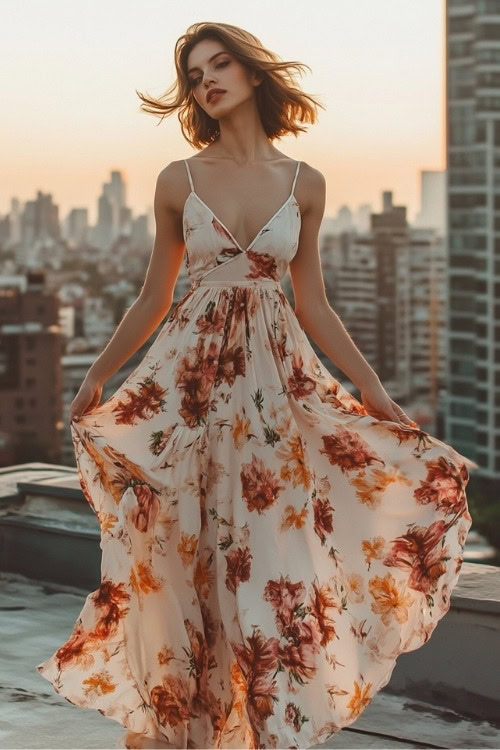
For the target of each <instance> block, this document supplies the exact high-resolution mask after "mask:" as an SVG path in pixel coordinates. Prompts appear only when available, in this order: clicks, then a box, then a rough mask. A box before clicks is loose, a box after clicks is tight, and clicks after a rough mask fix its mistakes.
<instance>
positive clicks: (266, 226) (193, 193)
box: [184, 159, 301, 253]
mask: <svg viewBox="0 0 500 750" xmlns="http://www.w3.org/2000/svg"><path fill="white" fill-rule="evenodd" d="M184 163H185V165H186V169H187V173H188V177H189V184H190V186H191V192H190V193H189V195H188V197H187V198H186V200H185V202H184V212H185V210H186V204H187V202H188V200H189V198H190V196H191V195H194V197H195V198H196V199H197V200H198V201H199V202H200V203H201V205H202V206H204V207H205V208H206V209H207V211H208V212H209V213H210V214H211V216H212V217H213V218H214V219H215V220H216V221H217V222H218V223H219V224H220V226H221V227H222V228H223V229H224V231H226V232H227V234H228V236H229V237H230V238H231V240H232V241H233V242H234V244H235V245H236V247H237V248H238V250H239V251H240V252H242V253H248V252H250V250H251V249H252V247H253V246H254V244H255V243H256V242H257V240H258V239H259V237H260V236H261V234H262V232H263V231H264V230H265V229H267V228H268V227H269V225H270V224H271V222H273V221H274V219H275V218H276V217H277V216H278V214H280V213H281V212H282V211H283V209H284V208H285V207H286V206H287V205H288V203H289V202H290V201H291V200H292V198H295V195H294V193H295V184H296V182H297V176H298V174H299V167H300V164H301V162H300V161H298V162H297V167H296V169H295V176H294V178H293V183H292V189H291V191H290V195H289V196H288V198H286V200H285V201H284V202H283V203H282V204H281V206H280V207H279V208H278V209H277V210H276V211H275V212H274V214H273V215H272V216H271V218H270V219H268V220H267V221H266V223H265V224H264V226H262V227H261V228H260V229H259V231H258V232H257V234H256V235H255V237H254V238H253V240H252V241H251V242H250V244H249V245H248V247H247V248H246V250H243V248H242V247H241V245H240V243H239V242H238V240H237V239H236V237H235V236H234V234H233V233H232V232H231V231H230V230H229V229H228V228H227V227H226V225H225V224H224V222H222V221H221V220H220V219H219V217H218V216H217V214H216V213H215V212H214V211H212V209H211V208H210V206H208V205H207V204H206V203H205V201H204V200H203V199H202V198H200V196H199V195H198V193H197V192H196V190H195V189H194V184H193V178H192V176H191V170H190V168H189V164H188V163H187V159H184Z"/></svg>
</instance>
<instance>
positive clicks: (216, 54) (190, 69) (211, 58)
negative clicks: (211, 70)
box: [188, 50, 226, 73]
mask: <svg viewBox="0 0 500 750" xmlns="http://www.w3.org/2000/svg"><path fill="white" fill-rule="evenodd" d="M224 54H226V53H225V50H221V51H220V52H216V53H215V55H212V57H210V58H209V60H208V62H212V60H214V59H215V58H216V57H218V56H219V55H224ZM193 70H201V68H189V70H188V73H192V72H193Z"/></svg>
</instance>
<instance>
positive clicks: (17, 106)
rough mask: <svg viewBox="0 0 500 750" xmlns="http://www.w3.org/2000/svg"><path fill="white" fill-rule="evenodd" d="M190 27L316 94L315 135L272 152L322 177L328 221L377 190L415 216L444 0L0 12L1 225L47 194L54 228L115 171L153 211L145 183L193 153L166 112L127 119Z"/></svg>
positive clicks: (430, 132) (25, 5) (87, 0)
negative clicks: (253, 40)
mask: <svg viewBox="0 0 500 750" xmlns="http://www.w3.org/2000/svg"><path fill="white" fill-rule="evenodd" d="M197 21H222V22H225V23H231V24H235V25H237V26H242V27H244V28H246V29H248V30H249V31H250V32H252V33H253V34H254V35H255V36H257V37H258V38H259V39H260V40H261V42H262V43H263V44H264V45H265V46H267V47H270V48H271V49H273V50H274V51H275V52H276V53H277V54H278V55H279V56H280V57H281V58H283V59H289V60H299V61H301V62H303V63H306V64H307V65H309V66H310V68H311V70H312V72H308V71H307V70H306V72H305V74H304V76H303V77H302V78H299V82H300V85H301V86H302V88H303V89H304V90H305V91H307V92H309V93H311V94H314V95H315V96H317V97H319V98H320V100H321V101H322V102H323V104H324V105H325V106H326V111H324V110H322V109H319V120H318V123H317V124H316V125H309V126H307V127H308V132H306V133H303V134H301V135H299V136H298V138H297V139H296V138H294V137H293V136H287V137H286V138H285V139H283V140H281V141H275V146H276V147H277V148H278V149H280V150H282V151H284V152H285V153H286V154H288V155H289V156H291V157H293V158H295V159H302V160H304V161H306V162H308V163H309V164H311V165H312V166H315V167H317V168H318V169H320V170H321V171H322V172H323V173H324V174H325V176H326V179H327V210H326V215H332V214H333V213H335V212H336V211H337V209H338V208H339V206H341V205H342V204H347V205H349V206H350V207H351V208H352V209H353V210H356V209H357V207H358V206H359V204H360V203H366V202H368V203H371V204H372V208H373V210H374V211H378V210H380V208H381V193H382V191H383V190H392V191H393V193H394V201H395V203H397V204H405V205H407V207H408V215H409V218H410V220H412V219H413V217H414V214H415V213H416V211H417V210H418V209H419V200H420V196H419V170H420V169H443V168H444V167H445V140H444V101H443V97H444V83H445V79H444V8H443V0H325V1H322V0H309V2H304V0H288V1H287V2H286V3H281V2H269V0H252V2H234V0H233V2H222V1H221V0H213V1H212V2H211V3H206V2H203V3H202V2H200V1H199V0H189V2H186V3H185V4H184V3H182V4H181V3H180V2H179V1H178V0H161V1H160V0H140V1H139V0H1V2H0V30H1V31H0V55H1V56H2V60H1V65H0V83H1V96H2V117H1V118H0V143H1V149H0V151H1V157H0V167H1V176H2V179H1V180H0V191H1V192H0V213H2V214H4V213H6V212H7V210H8V209H9V204H10V199H11V198H12V197H17V198H19V199H20V200H21V201H23V202H24V201H26V200H31V199H33V198H34V197H35V196H36V191H37V190H43V191H44V192H50V193H52V196H53V199H54V201H55V203H57V204H58V205H59V207H60V218H61V219H62V218H64V217H65V216H66V214H67V212H68V210H70V209H71V208H74V207H83V206H84V207H87V208H88V209H89V212H90V220H91V222H94V221H95V218H96V213H97V209H96V202H97V197H98V195H99V193H100V191H101V185H102V183H103V182H107V181H108V180H109V173H110V170H112V169H119V170H121V171H122V172H123V174H124V177H125V180H126V182H127V199H128V204H129V205H130V206H131V207H132V208H133V209H134V213H138V212H143V211H145V210H146V208H147V207H148V206H151V205H152V202H153V195H154V186H155V181H156V176H157V174H158V172H159V171H160V170H161V169H162V168H163V167H164V166H165V165H166V164H168V163H169V162H170V161H172V160H174V159H181V158H186V157H189V156H191V155H192V154H193V153H195V151H194V149H192V147H191V146H190V145H189V144H188V142H187V141H186V140H185V139H184V138H183V136H182V135H181V132H180V127H179V123H178V120H177V115H176V114H174V115H173V116H171V117H170V118H166V119H164V120H163V122H161V123H160V120H159V119H157V118H155V117H154V116H152V115H148V114H146V113H143V112H141V111H140V109H139V106H140V103H141V102H140V100H139V98H138V97H137V94H136V92H135V89H137V90H139V91H142V92H145V93H149V94H152V95H159V94H161V93H162V92H164V91H165V90H166V89H167V88H168V87H169V86H170V85H171V83H172V82H173V80H174V64H173V50H174V45H175V42H176V40H177V38H178V37H179V36H180V35H181V34H183V33H184V32H185V31H186V29H187V27H188V26H189V25H190V24H192V23H195V22H197Z"/></svg>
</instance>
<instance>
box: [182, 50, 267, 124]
mask: <svg viewBox="0 0 500 750" xmlns="http://www.w3.org/2000/svg"><path fill="white" fill-rule="evenodd" d="M187 70H188V80H189V85H190V88H191V90H192V92H193V96H194V98H195V99H196V101H197V102H198V104H199V105H200V107H202V109H204V110H205V112H206V113H207V115H209V116H210V117H213V118H214V119H215V120H219V119H220V118H221V117H223V116H224V115H226V114H227V113H228V112H230V111H231V110H233V109H234V108H235V107H237V106H239V105H240V104H242V103H243V102H245V101H248V100H249V99H252V98H253V97H254V91H253V89H254V87H255V85H256V76H255V74H251V73H250V71H248V70H247V68H245V66H244V65H242V64H241V63H240V62H239V61H238V60H237V59H236V58H235V57H233V55H232V54H231V53H230V52H226V51H225V47H224V46H223V45H222V44H221V43H220V42H218V41H215V40H212V39H203V41H201V42H198V43H197V44H196V45H195V46H194V47H193V49H192V50H191V51H190V53H189V55H188V59H187ZM254 81H255V82H254ZM257 85H258V84H257ZM212 89H224V92H225V93H224V94H222V95H220V96H215V97H214V98H213V99H211V100H209V101H207V94H208V92H209V91H211V90H212Z"/></svg>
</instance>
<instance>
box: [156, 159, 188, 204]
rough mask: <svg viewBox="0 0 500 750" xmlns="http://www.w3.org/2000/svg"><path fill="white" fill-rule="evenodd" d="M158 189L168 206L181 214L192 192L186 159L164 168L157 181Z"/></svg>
mask: <svg viewBox="0 0 500 750" xmlns="http://www.w3.org/2000/svg"><path fill="white" fill-rule="evenodd" d="M156 189H157V191H158V192H160V193H161V196H162V200H163V202H164V204H165V205H166V206H168V207H169V208H171V209H173V210H175V211H178V212H179V213H180V212H182V209H183V207H184V203H185V201H186V198H187V196H188V195H189V191H190V185H189V177H188V174H187V170H186V165H185V164H184V159H176V160H175V161H171V162H169V163H168V164H167V165H166V166H165V167H163V169H162V170H161V171H160V172H159V174H158V177H157V179H156Z"/></svg>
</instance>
